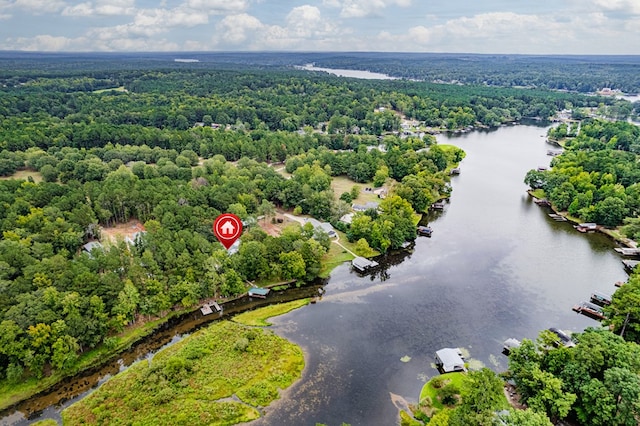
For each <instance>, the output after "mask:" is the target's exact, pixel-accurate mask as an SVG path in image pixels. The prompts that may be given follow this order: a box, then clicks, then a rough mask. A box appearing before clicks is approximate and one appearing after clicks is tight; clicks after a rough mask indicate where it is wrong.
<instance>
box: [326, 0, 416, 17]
mask: <svg viewBox="0 0 640 426" xmlns="http://www.w3.org/2000/svg"><path fill="white" fill-rule="evenodd" d="M411 1H412V0H323V1H322V4H323V5H325V6H328V7H334V8H339V9H340V17H342V18H364V17H367V16H374V15H380V14H381V13H382V10H383V9H386V8H387V7H393V6H399V7H409V6H411Z"/></svg>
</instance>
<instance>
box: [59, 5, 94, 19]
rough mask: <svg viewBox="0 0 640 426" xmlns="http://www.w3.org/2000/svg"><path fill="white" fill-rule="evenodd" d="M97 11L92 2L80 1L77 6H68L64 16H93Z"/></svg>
mask: <svg viewBox="0 0 640 426" xmlns="http://www.w3.org/2000/svg"><path fill="white" fill-rule="evenodd" d="M94 13H95V10H94V9H93V5H92V4H91V3H80V4H76V5H75V6H67V7H65V8H64V10H63V11H62V15H64V16H91V15H93V14H94Z"/></svg>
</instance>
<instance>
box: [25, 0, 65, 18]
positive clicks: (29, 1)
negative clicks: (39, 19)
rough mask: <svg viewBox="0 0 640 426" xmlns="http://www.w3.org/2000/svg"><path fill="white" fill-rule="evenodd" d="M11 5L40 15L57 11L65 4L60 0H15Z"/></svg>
mask: <svg viewBox="0 0 640 426" xmlns="http://www.w3.org/2000/svg"><path fill="white" fill-rule="evenodd" d="M13 6H14V7H16V8H19V9H24V10H27V11H29V12H31V13H33V14H35V15H41V14H44V13H55V12H59V11H60V10H62V9H63V8H64V7H65V6H66V4H65V2H64V1H62V0H16V1H15V3H14V4H13Z"/></svg>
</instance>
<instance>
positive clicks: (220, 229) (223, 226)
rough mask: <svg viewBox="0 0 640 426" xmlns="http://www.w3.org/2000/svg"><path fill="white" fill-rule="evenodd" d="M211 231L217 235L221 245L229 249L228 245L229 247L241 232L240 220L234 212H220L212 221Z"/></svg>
mask: <svg viewBox="0 0 640 426" xmlns="http://www.w3.org/2000/svg"><path fill="white" fill-rule="evenodd" d="M213 233H214V234H215V236H216V237H218V240H219V241H220V242H221V243H222V245H223V246H224V247H225V248H226V249H227V250H229V247H231V246H232V245H233V243H235V242H236V240H237V239H238V238H240V235H241V234H242V221H241V220H240V218H239V217H238V216H236V215H235V214H231V213H224V214H221V215H220V216H218V217H217V218H216V220H215V221H214V222H213Z"/></svg>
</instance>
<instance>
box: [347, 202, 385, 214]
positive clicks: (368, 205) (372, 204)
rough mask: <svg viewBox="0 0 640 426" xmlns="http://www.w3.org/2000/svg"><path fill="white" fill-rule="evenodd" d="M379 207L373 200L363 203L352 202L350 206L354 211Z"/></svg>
mask: <svg viewBox="0 0 640 426" xmlns="http://www.w3.org/2000/svg"><path fill="white" fill-rule="evenodd" d="M378 207H380V203H376V202H375V201H369V202H367V203H365V204H353V205H352V206H351V208H352V209H353V210H354V211H356V212H364V211H367V210H378Z"/></svg>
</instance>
